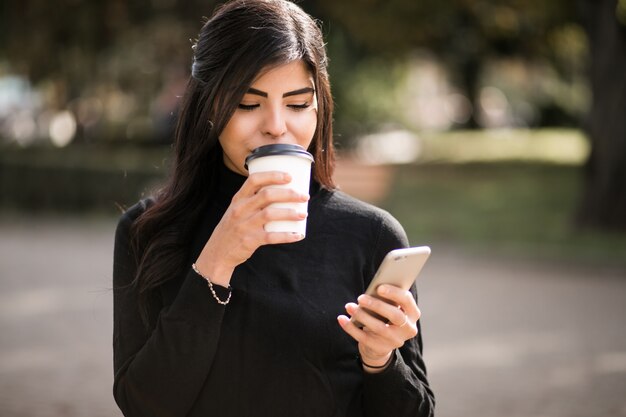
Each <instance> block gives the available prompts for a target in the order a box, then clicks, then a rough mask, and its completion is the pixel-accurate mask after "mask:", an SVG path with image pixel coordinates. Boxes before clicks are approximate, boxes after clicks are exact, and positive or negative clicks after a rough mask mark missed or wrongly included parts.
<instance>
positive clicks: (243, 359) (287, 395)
mask: <svg viewBox="0 0 626 417" xmlns="http://www.w3.org/2000/svg"><path fill="white" fill-rule="evenodd" d="M244 181H245V177H242V176H239V175H238V174H235V173H233V172H231V171H229V170H228V169H227V168H225V167H224V166H223V165H222V167H221V168H220V169H219V175H218V184H219V186H218V189H217V191H216V192H215V193H214V198H213V200H212V203H210V204H209V206H208V207H207V209H206V215H205V216H204V218H203V219H202V220H201V221H200V222H199V224H198V227H197V229H196V230H197V232H196V236H195V239H194V241H193V242H190V245H189V252H188V254H189V255H190V257H189V259H196V258H197V256H198V255H199V254H200V251H201V250H202V248H203V247H204V244H205V243H206V241H207V240H208V239H209V237H210V235H211V233H212V231H213V229H214V228H215V226H216V225H217V223H218V222H219V220H220V219H221V217H222V215H223V214H224V212H225V210H226V208H227V207H228V205H229V204H230V201H231V198H232V196H233V195H234V194H235V193H236V192H237V190H239V188H240V187H241V185H242V184H243V182H244ZM151 203H152V201H151V200H143V201H141V202H140V203H138V204H137V205H135V206H133V207H132V208H130V209H129V210H128V211H127V212H126V213H125V214H124V215H123V216H122V218H121V219H120V221H119V224H118V227H117V232H116V236H115V253H114V267H113V284H114V331H113V347H114V368H115V383H114V396H115V399H116V401H117V403H118V405H119V407H120V409H121V410H122V411H123V413H124V415H125V416H127V417H128V416H133V417H135V416H180V417H183V416H202V417H208V416H220V417H227V416H239V417H252V416H271V417H278V416H290V417H306V416H315V417H322V416H380V417H383V416H384V417H388V416H394V417H402V416H413V417H416V416H432V415H433V412H434V411H433V408H434V397H433V394H432V392H431V390H430V388H429V386H428V382H427V379H426V370H425V366H424V362H423V360H422V356H421V349H422V345H421V334H418V336H417V337H415V338H413V339H411V340H409V341H407V342H406V343H405V344H404V346H403V347H402V348H400V349H398V350H396V352H394V357H393V360H392V363H391V365H390V366H389V367H388V368H387V369H385V370H384V371H383V372H381V373H377V374H368V373H366V372H364V371H363V369H362V367H361V365H360V363H359V362H358V360H357V353H358V350H357V344H356V342H355V341H354V340H353V339H352V338H351V337H350V336H348V335H347V334H346V333H344V331H343V330H342V329H341V327H340V326H339V324H338V323H337V319H336V318H337V316H338V315H339V314H345V309H344V305H345V304H346V303H348V302H351V301H355V300H356V298H357V297H358V296H359V295H360V294H362V293H363V292H364V290H365V288H366V287H367V284H368V283H369V281H370V280H371V278H372V277H373V275H374V273H375V271H376V268H377V267H378V265H379V264H380V262H381V260H382V259H383V257H384V256H385V254H386V253H387V252H388V251H390V250H391V249H396V248H399V247H405V246H407V243H408V242H407V238H406V235H405V233H404V231H403V230H402V227H401V226H400V224H399V223H398V222H397V221H396V220H395V219H394V218H393V217H391V215H389V214H388V213H387V212H385V211H383V210H380V209H378V208H375V207H373V206H371V205H368V204H365V203H363V202H360V201H358V200H356V199H354V198H351V197H349V196H347V195H346V194H344V193H342V192H340V191H329V190H326V189H324V188H322V187H320V186H319V185H318V184H317V183H314V182H312V187H311V200H310V201H309V217H308V220H307V222H308V224H307V236H306V238H305V239H304V240H302V241H300V242H297V243H291V244H281V245H267V246H262V247H260V248H259V249H257V250H256V252H255V253H254V254H253V255H252V257H251V258H250V259H249V260H247V261H246V262H244V263H243V264H241V265H239V266H238V267H237V268H236V269H235V272H234V275H233V277H232V280H231V286H232V299H231V301H230V303H229V304H228V305H226V306H222V305H220V304H218V303H217V302H216V301H215V300H214V298H213V297H212V296H211V293H210V291H209V289H208V287H207V283H206V281H205V280H204V279H203V278H201V277H199V276H197V275H196V274H195V273H194V272H193V270H192V269H191V265H189V267H188V268H186V269H185V270H182V271H180V274H178V275H177V276H175V277H173V278H172V279H171V280H170V281H168V282H167V283H166V284H164V285H162V286H161V287H160V288H159V289H158V291H157V296H156V297H151V298H150V306H149V307H150V310H151V311H157V312H160V313H159V314H158V318H157V319H156V322H155V323H154V324H153V325H152V326H150V328H146V326H144V324H143V322H142V319H141V316H140V314H139V309H138V301H137V291H136V289H135V287H134V286H133V285H132V282H133V280H134V278H135V273H136V269H137V265H136V262H135V258H134V256H133V255H132V253H131V249H130V238H131V237H130V226H131V224H132V223H133V221H134V220H135V219H136V218H137V217H138V216H140V215H141V213H143V211H144V210H145V209H146V207H147V206H148V205H149V204H151ZM214 287H216V290H217V293H218V296H219V297H220V298H221V299H225V297H226V296H227V291H226V289H225V288H222V287H219V286H214ZM413 291H415V288H413Z"/></svg>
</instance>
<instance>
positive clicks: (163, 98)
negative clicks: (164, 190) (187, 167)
mask: <svg viewBox="0 0 626 417" xmlns="http://www.w3.org/2000/svg"><path fill="white" fill-rule="evenodd" d="M217 3H218V1H211V0H209V1H202V2H201V1H199V0H191V1H180V0H132V1H130V0H129V1H122V0H114V1H109V2H91V1H86V0H59V1H56V2H47V1H43V0H26V1H16V0H9V1H6V2H3V3H2V5H1V6H0V7H1V9H0V10H1V11H2V13H1V17H0V77H2V75H3V74H22V75H24V76H26V77H27V78H28V79H29V80H30V81H31V82H32V83H33V85H34V88H35V89H36V90H37V91H38V92H41V98H40V99H39V101H40V102H38V103H37V104H35V105H34V107H36V108H35V109H34V110H33V112H34V113H35V116H33V117H34V118H35V119H37V120H36V122H37V124H38V125H39V124H41V123H45V121H46V120H48V119H50V118H51V117H53V114H52V113H51V114H48V113H46V112H49V113H50V112H56V111H61V110H65V109H68V110H70V111H71V112H72V114H74V115H75V116H76V122H77V132H76V136H77V139H79V140H82V141H86V142H89V141H92V140H100V139H102V138H104V139H109V140H110V139H131V140H157V141H169V140H170V139H171V126H172V123H173V118H174V114H175V111H176V103H177V102H176V97H177V96H178V95H180V94H181V92H182V90H183V88H184V83H185V79H186V77H187V76H188V73H189V64H190V60H191V48H190V47H191V42H190V39H192V38H194V37H195V36H196V34H197V32H198V30H199V28H200V26H201V23H202V16H209V15H210V14H211V13H212V10H213V9H214V7H215V6H216V5H217ZM299 4H300V5H301V6H302V7H303V8H304V9H305V10H307V11H308V12H309V13H311V14H312V15H313V16H315V17H317V18H319V19H320V20H321V21H322V22H323V30H324V32H325V35H326V37H327V40H328V49H329V55H330V58H331V66H330V71H331V78H332V82H333V89H334V95H335V98H336V101H337V113H336V121H337V129H336V130H337V132H338V137H339V140H340V141H344V143H346V141H347V140H348V139H350V138H354V137H358V136H359V135H360V134H362V133H364V132H370V131H373V130H377V129H379V128H380V126H381V125H385V124H396V125H401V126H404V127H406V128H410V129H423V128H431V127H433V126H430V125H428V123H426V124H424V123H421V122H419V123H418V122H416V120H417V119H428V118H429V114H428V113H426V114H425V115H422V116H419V115H416V114H415V113H407V112H406V111H405V110H406V109H405V108H406V107H408V106H410V105H415V102H411V95H413V96H414V95H415V94H414V91H413V90H410V88H409V87H410V85H411V84H412V83H413V84H415V83H414V81H415V78H414V75H415V73H416V66H419V65H422V64H423V63H424V60H423V59H422V60H418V61H415V59H414V58H415V56H416V53H418V54H419V56H420V57H423V56H424V53H423V52H420V51H429V52H428V54H427V55H428V56H429V60H430V61H432V62H435V63H436V64H437V65H438V66H439V67H440V68H439V71H441V73H442V74H443V75H442V76H444V77H445V78H446V79H449V84H450V86H449V89H448V90H449V91H448V90H446V89H439V90H438V91H436V93H437V94H447V95H449V94H453V93H454V94H460V95H464V96H466V97H467V100H469V102H470V103H471V104H473V105H474V106H475V107H476V110H475V111H474V112H470V113H469V116H470V117H469V118H464V117H460V118H458V120H457V121H455V122H454V123H448V124H447V125H446V124H443V125H441V126H439V125H437V126H435V127H437V128H450V127H458V126H466V125H470V126H471V125H472V124H474V125H476V124H478V123H483V122H484V121H481V120H477V118H478V116H479V111H478V110H479V109H478V104H479V103H478V102H479V100H480V89H481V88H482V87H484V86H485V85H488V84H489V83H491V82H492V81H493V80H492V79H488V78H485V74H488V73H489V71H490V68H493V65H494V64H495V65H497V62H498V61H497V60H498V59H501V58H503V57H504V58H506V59H511V58H513V59H514V60H517V61H518V62H521V63H524V65H527V66H528V68H530V69H529V70H528V71H527V72H529V74H531V75H529V76H530V77H532V76H533V75H534V74H533V71H534V70H532V68H533V67H535V68H536V67H542V68H544V69H545V70H544V71H543V72H542V76H544V77H548V78H550V79H554V80H555V81H554V82H553V83H552V85H545V86H537V87H541V88H544V90H543V91H544V93H543V94H540V95H541V97H539V98H537V97H530V98H528V97H525V98H522V101H523V102H524V103H525V104H523V106H526V107H528V106H529V105H530V106H531V107H533V106H534V107H536V108H537V110H533V111H535V112H537V113H540V116H537V117H534V118H532V117H531V118H530V119H529V120H528V121H525V122H524V123H526V124H527V125H533V124H534V125H550V124H559V125H563V124H566V125H571V124H572V123H573V121H575V120H577V119H578V118H579V117H580V114H581V112H582V111H583V110H584V108H585V106H586V103H587V101H586V100H587V98H588V94H587V95H586V94H585V93H584V91H583V92H582V93H581V92H580V90H581V88H582V87H581V86H583V85H584V82H582V81H581V79H582V78H583V73H584V67H585V63H586V50H587V49H586V48H587V46H586V39H585V36H584V34H583V32H582V30H581V28H580V26H579V25H578V24H577V23H576V7H573V5H572V3H571V2H569V1H566V0H554V1H550V2H544V1H539V0H508V1H503V0H499V1H486V0H437V1H435V0H424V1H413V0H384V1H383V0H351V1H335V0H316V1H312V0H309V1H306V0H305V1H301V2H299ZM621 4H622V3H620V5H621ZM620 7H621V6H620ZM620 10H621V9H620ZM416 62H417V63H416ZM526 63H527V64H526ZM550 71H553V74H552V75H550ZM492 72H493V71H492ZM505 82H507V83H509V86H513V88H508V91H507V89H506V88H505V89H504V90H502V89H501V90H502V91H505V93H506V94H509V92H510V91H514V90H515V88H514V86H515V83H516V80H515V79H510V80H505ZM555 86H556V87H555ZM521 90H523V91H525V92H528V91H531V90H529V89H526V88H522V89H521ZM572 90H573V91H577V92H576V93H574V94H575V95H576V96H575V100H572V99H571V97H570V96H571V94H570V93H569V92H570V91H572ZM518 91H520V89H518ZM431 98H433V97H432V96H428V97H424V98H423V100H430V99H431ZM434 99H437V100H439V102H440V104H441V106H444V105H445V103H443V101H442V100H441V99H438V98H437V97H434ZM511 100H512V101H513V102H514V101H515V100H517V99H516V98H515V92H513V93H512V98H511ZM518 101H519V100H518ZM572 103H574V104H572ZM422 107H425V106H422ZM581 109H583V110H581ZM514 110H515V109H514ZM516 111H517V110H516ZM524 111H525V110H522V111H521V112H522V113H524ZM526 113H528V112H526ZM40 114H44V116H45V117H39V115H40ZM516 117H517V116H515V117H513V116H512V117H510V118H508V119H507V121H506V123H511V124H513V125H515V124H516V123H517V122H516V120H518V119H520V118H519V117H517V119H516ZM0 118H1V115H0ZM15 130H16V131H24V127H23V126H17V127H15V128H14V129H12V130H11V129H8V131H15ZM26 130H27V131H28V132H30V130H28V129H26ZM31 130H32V129H31ZM39 130H41V131H45V130H46V129H39ZM25 136H28V135H25Z"/></svg>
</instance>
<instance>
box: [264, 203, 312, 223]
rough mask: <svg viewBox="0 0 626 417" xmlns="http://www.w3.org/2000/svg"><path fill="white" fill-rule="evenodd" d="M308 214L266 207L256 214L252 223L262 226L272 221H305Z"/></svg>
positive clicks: (288, 209) (289, 209)
mask: <svg viewBox="0 0 626 417" xmlns="http://www.w3.org/2000/svg"><path fill="white" fill-rule="evenodd" d="M307 216H308V214H307V213H306V212H305V211H298V210H294V209H291V208H282V207H266V208H264V209H263V210H261V211H259V212H257V213H256V214H255V215H254V216H253V219H252V221H253V222H254V223H255V224H256V225H260V226H263V225H265V224H266V223H269V222H272V221H300V220H304V219H306V218H307Z"/></svg>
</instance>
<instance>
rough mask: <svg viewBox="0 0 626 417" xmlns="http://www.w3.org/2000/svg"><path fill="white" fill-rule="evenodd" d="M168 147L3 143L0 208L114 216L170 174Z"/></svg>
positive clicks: (0, 169)
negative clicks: (61, 146) (6, 145)
mask: <svg viewBox="0 0 626 417" xmlns="http://www.w3.org/2000/svg"><path fill="white" fill-rule="evenodd" d="M168 150H169V149H168V148H166V147H146V148H141V147H108V146H97V145H80V146H71V147H68V148H64V149H54V148H28V149H16V148H4V149H2V152H1V153H0V209H2V210H10V211H20V212H26V213H31V212H32V213H43V212H60V213H63V212H68V213H74V212H98V213H103V214H111V215H115V214H117V213H119V207H120V206H122V207H126V206H129V205H132V204H134V203H135V202H136V201H137V200H138V199H139V198H141V197H142V196H143V195H145V194H149V191H150V190H151V189H152V188H153V187H155V186H156V185H157V184H158V183H159V181H160V180H162V178H163V177H164V175H165V172H166V168H165V167H164V166H165V163H164V157H165V156H166V155H167V152H168Z"/></svg>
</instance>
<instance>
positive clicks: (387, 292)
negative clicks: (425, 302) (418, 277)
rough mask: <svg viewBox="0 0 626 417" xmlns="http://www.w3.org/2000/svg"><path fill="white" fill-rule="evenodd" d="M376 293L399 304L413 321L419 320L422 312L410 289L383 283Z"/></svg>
mask: <svg viewBox="0 0 626 417" xmlns="http://www.w3.org/2000/svg"><path fill="white" fill-rule="evenodd" d="M376 293H377V294H378V295H379V296H381V297H382V298H385V299H387V300H390V301H392V302H393V303H395V304H396V305H397V306H399V307H400V308H401V309H402V310H403V311H404V313H405V314H406V315H407V316H408V317H409V319H410V320H411V321H414V322H416V321H418V320H419V318H420V316H421V312H420V310H419V308H417V303H416V302H415V298H414V297H413V294H412V293H411V292H410V291H408V290H403V289H402V288H399V287H396V286H393V285H381V286H380V287H378V288H377V289H376Z"/></svg>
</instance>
